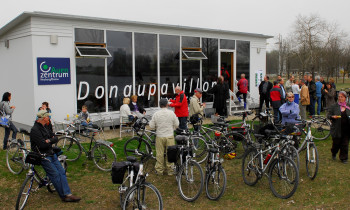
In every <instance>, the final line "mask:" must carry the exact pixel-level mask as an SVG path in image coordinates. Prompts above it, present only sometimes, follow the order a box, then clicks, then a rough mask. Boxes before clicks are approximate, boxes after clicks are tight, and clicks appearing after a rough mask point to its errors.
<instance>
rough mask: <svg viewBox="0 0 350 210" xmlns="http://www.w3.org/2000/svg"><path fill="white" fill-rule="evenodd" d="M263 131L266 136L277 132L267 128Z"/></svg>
mask: <svg viewBox="0 0 350 210" xmlns="http://www.w3.org/2000/svg"><path fill="white" fill-rule="evenodd" d="M265 133H266V135H268V136H271V135H275V134H278V132H277V131H274V130H268V129H266V130H265Z"/></svg>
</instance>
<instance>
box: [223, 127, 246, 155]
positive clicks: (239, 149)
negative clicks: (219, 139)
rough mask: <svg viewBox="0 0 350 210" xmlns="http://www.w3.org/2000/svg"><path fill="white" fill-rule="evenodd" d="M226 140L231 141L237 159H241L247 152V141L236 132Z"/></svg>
mask: <svg viewBox="0 0 350 210" xmlns="http://www.w3.org/2000/svg"><path fill="white" fill-rule="evenodd" d="M226 138H227V139H228V140H230V141H231V143H232V144H233V145H234V147H235V151H236V158H238V159H241V158H242V157H243V155H244V153H245V151H246V150H247V140H246V138H245V137H244V136H243V135H242V134H240V133H235V132H230V133H228V134H226Z"/></svg>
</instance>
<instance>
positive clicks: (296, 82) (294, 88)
mask: <svg viewBox="0 0 350 210" xmlns="http://www.w3.org/2000/svg"><path fill="white" fill-rule="evenodd" d="M300 90H301V88H300V87H299V80H294V81H293V85H292V91H293V94H294V102H295V103H296V104H299V94H300Z"/></svg>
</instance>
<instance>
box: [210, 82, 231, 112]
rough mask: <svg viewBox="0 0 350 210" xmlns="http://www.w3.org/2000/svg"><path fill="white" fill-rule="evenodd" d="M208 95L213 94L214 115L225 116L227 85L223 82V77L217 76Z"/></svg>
mask: <svg viewBox="0 0 350 210" xmlns="http://www.w3.org/2000/svg"><path fill="white" fill-rule="evenodd" d="M208 93H211V94H214V96H215V97H214V104H213V108H215V113H216V115H220V116H225V115H226V114H227V105H226V100H227V99H228V98H229V88H228V84H227V83H226V82H224V77H223V76H219V77H218V80H217V84H216V85H215V86H214V87H213V88H212V89H210V90H208Z"/></svg>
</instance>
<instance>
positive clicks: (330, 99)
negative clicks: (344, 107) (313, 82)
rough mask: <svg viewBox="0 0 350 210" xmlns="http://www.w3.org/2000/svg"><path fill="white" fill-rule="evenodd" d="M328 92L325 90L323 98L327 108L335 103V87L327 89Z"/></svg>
mask: <svg viewBox="0 0 350 210" xmlns="http://www.w3.org/2000/svg"><path fill="white" fill-rule="evenodd" d="M327 91H328V93H326V92H325V98H326V107H327V109H329V108H330V107H331V106H332V105H333V104H335V103H336V102H335V95H336V92H335V89H334V88H331V89H329V90H327Z"/></svg>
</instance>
